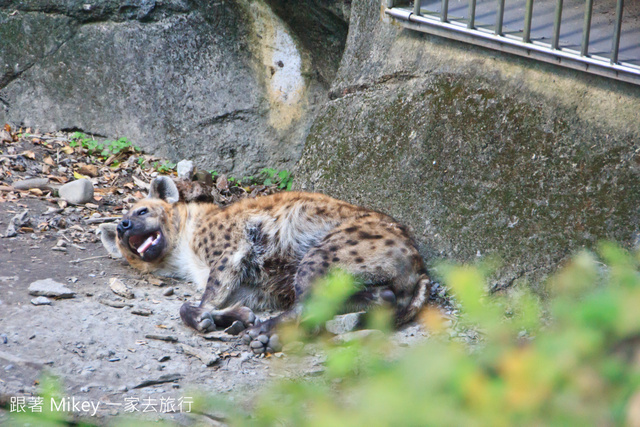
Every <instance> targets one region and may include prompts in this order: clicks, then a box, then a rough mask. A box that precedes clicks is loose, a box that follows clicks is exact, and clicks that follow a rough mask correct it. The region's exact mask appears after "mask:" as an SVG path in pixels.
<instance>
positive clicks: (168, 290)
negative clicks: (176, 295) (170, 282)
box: [162, 288, 174, 297]
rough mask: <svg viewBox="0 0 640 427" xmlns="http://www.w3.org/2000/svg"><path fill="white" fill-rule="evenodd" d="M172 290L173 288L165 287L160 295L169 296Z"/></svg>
mask: <svg viewBox="0 0 640 427" xmlns="http://www.w3.org/2000/svg"><path fill="white" fill-rule="evenodd" d="M173 292H174V290H173V288H167V289H165V291H164V292H163V293H162V295H164V296H165V297H170V296H171V295H173Z"/></svg>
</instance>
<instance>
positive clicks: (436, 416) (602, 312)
mask: <svg viewBox="0 0 640 427" xmlns="http://www.w3.org/2000/svg"><path fill="white" fill-rule="evenodd" d="M599 254H600V257H599V259H598V258H597V257H596V256H595V255H593V254H591V253H588V252H584V253H581V254H578V255H577V256H576V257H574V259H573V260H572V261H571V263H569V264H568V265H567V267H566V268H564V269H563V270H562V271H560V272H559V273H558V274H556V275H555V276H553V277H552V278H551V279H550V280H549V281H548V286H549V289H550V293H551V296H550V298H549V300H548V301H547V302H546V303H545V304H544V307H543V305H541V303H540V302H539V300H538V298H537V297H535V296H533V295H532V294H531V293H530V292H528V291H527V290H526V289H517V290H514V291H513V292H511V293H510V294H508V295H492V296H489V295H487V294H486V292H485V289H486V288H487V283H486V280H485V272H484V270H483V268H478V267H472V266H440V267H439V268H438V270H439V271H440V272H441V273H442V276H443V279H444V281H445V282H446V284H447V285H448V286H450V287H451V289H453V291H454V293H455V295H456V298H457V301H458V302H459V303H460V304H461V306H462V307H463V311H464V315H463V316H462V317H461V319H460V322H459V325H458V327H457V329H458V330H459V331H461V332H463V333H469V331H470V330H473V331H477V332H479V333H480V334H481V337H482V339H481V343H480V345H478V346H476V347H474V348H471V349H470V348H469V347H468V346H467V345H466V344H465V342H464V341H463V340H461V339H459V338H454V339H451V338H450V335H449V333H448V330H447V326H446V322H445V319H444V318H443V317H442V315H441V314H440V311H439V310H438V309H437V308H427V309H426V310H425V311H424V312H423V314H422V315H421V320H422V322H423V323H424V324H425V325H427V327H428V329H429V330H430V331H431V333H432V335H433V336H432V337H431V338H429V339H427V340H425V342H424V343H422V344H420V345H416V346H414V347H412V348H409V349H405V350H404V351H402V352H401V353H400V355H398V353H399V352H398V349H397V348H395V345H394V344H393V342H392V341H390V340H389V339H388V338H387V337H386V336H385V335H383V334H377V335H373V336H369V339H361V340H352V341H349V342H346V343H336V342H334V340H332V339H330V337H329V336H328V335H326V334H320V336H316V337H315V338H311V337H312V335H309V334H308V332H307V331H308V330H311V329H313V328H314V327H315V326H316V325H318V324H321V323H322V321H323V320H324V319H326V318H328V316H330V315H331V314H332V313H333V312H335V311H334V310H335V307H336V305H335V304H336V302H340V301H344V299H345V298H347V297H348V295H349V294H350V292H347V291H345V289H348V288H349V287H348V286H346V287H345V286H341V285H336V284H335V283H333V282H335V281H343V282H344V280H345V279H343V278H340V277H339V276H338V277H337V278H336V276H333V277H330V278H329V279H327V280H328V282H326V283H325V284H324V286H322V285H321V286H320V288H319V289H320V290H318V291H317V292H316V293H315V295H314V296H312V298H311V300H310V302H309V303H308V304H307V305H306V309H305V315H304V317H305V320H304V321H303V322H302V326H301V327H296V326H293V325H288V326H284V327H283V329H282V330H281V334H282V335H283V336H285V337H289V339H291V338H293V339H296V340H302V341H307V340H312V341H313V342H314V343H315V345H316V346H317V345H320V346H321V347H322V348H323V349H324V352H325V354H326V362H325V364H324V368H325V372H324V375H323V376H321V377H320V378H316V379H295V380H283V381H279V382H277V383H275V384H274V385H273V386H272V387H269V388H268V389H266V390H264V391H263V392H261V393H260V394H259V396H258V398H257V399H256V400H255V401H254V402H253V403H254V404H255V405H254V409H253V410H252V412H251V413H250V415H248V414H243V413H235V414H233V415H232V421H231V424H232V425H257V426H271V425H285V426H328V425H330V426H356V425H357V426H361V425H416V426H418V425H478V426H489V425H490V426H508V425H580V424H586V425H622V424H627V425H637V424H638V422H639V421H640V420H639V419H638V415H637V411H635V410H634V406H633V405H634V404H637V402H638V401H639V400H640V365H639V364H638V363H637V356H636V355H637V354H638V352H639V351H640V350H639V348H638V347H639V344H638V339H637V337H638V336H640V310H638V309H637V302H638V301H640V272H639V271H638V266H639V262H638V260H639V257H638V255H637V254H636V255H631V254H629V253H627V252H625V251H624V250H622V249H620V248H619V247H617V246H615V245H611V244H603V245H601V247H600V250H599ZM331 287H333V290H330V289H329V288H331ZM331 295H333V297H332V296H331ZM332 298H333V299H332ZM323 301H324V302H323ZM327 301H330V302H327ZM332 307H334V308H333V309H332ZM378 313H379V314H380V315H377V316H375V315H374V316H372V319H374V320H372V321H371V322H373V323H374V324H377V325H378V326H379V325H381V324H384V323H385V322H384V319H385V318H386V319H388V313H387V315H385V314H384V312H378ZM309 319H313V320H309ZM375 319H377V320H375ZM380 319H383V320H382V321H381V320H380ZM439 332H440V333H439ZM288 363H291V362H288ZM288 369H290V367H288ZM634 402H635V403H634Z"/></svg>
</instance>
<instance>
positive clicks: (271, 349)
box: [242, 320, 282, 354]
mask: <svg viewBox="0 0 640 427" xmlns="http://www.w3.org/2000/svg"><path fill="white" fill-rule="evenodd" d="M274 326H275V325H274V322H273V321H271V320H267V321H266V322H262V323H259V324H257V325H256V326H253V327H252V328H250V329H248V330H247V331H246V332H245V334H244V336H243V337H242V341H243V342H244V343H245V344H248V345H249V347H251V351H253V352H254V353H255V354H262V353H275V352H278V351H280V350H282V344H280V338H279V337H278V335H277V334H276V333H275V332H274Z"/></svg>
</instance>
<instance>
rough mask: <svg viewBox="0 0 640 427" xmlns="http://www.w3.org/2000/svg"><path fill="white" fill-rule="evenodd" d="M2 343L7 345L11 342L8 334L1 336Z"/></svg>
mask: <svg viewBox="0 0 640 427" xmlns="http://www.w3.org/2000/svg"><path fill="white" fill-rule="evenodd" d="M0 342H2V344H7V343H8V342H9V337H8V336H7V334H0Z"/></svg>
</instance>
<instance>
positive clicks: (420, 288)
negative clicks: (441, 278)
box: [396, 274, 431, 327]
mask: <svg viewBox="0 0 640 427" xmlns="http://www.w3.org/2000/svg"><path fill="white" fill-rule="evenodd" d="M430 290H431V279H429V276H427V275H426V274H423V275H421V276H420V277H419V278H418V284H417V285H416V287H415V289H414V292H413V296H412V297H411V301H410V302H409V305H407V306H406V307H404V308H403V309H401V310H400V311H399V312H398V313H396V327H398V326H402V325H404V324H405V323H408V322H410V321H412V320H413V319H414V318H415V317H416V316H417V315H418V313H420V310H422V308H423V307H424V305H425V304H426V302H427V298H428V297H429V292H430Z"/></svg>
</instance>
